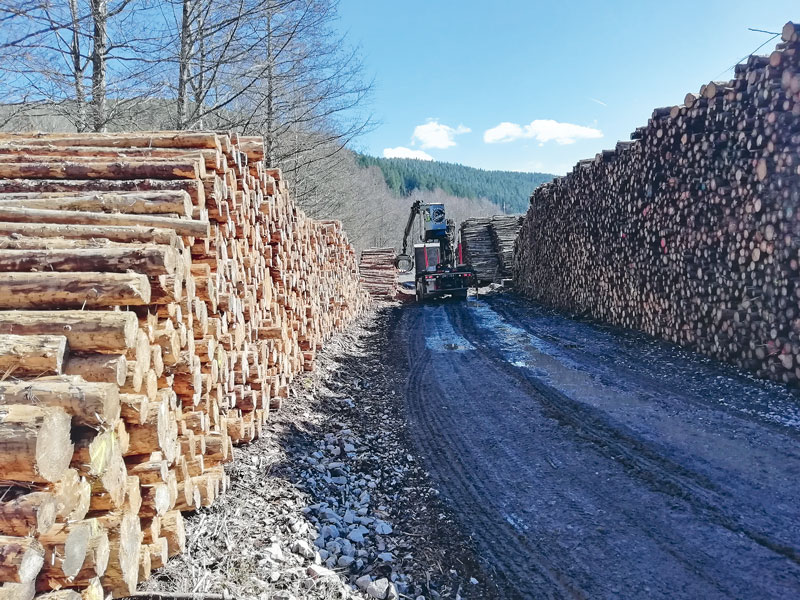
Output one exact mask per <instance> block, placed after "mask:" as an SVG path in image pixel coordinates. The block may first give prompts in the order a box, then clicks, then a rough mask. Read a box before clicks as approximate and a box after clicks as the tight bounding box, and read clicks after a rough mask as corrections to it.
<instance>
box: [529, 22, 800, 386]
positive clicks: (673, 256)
mask: <svg viewBox="0 0 800 600" xmlns="http://www.w3.org/2000/svg"><path fill="white" fill-rule="evenodd" d="M782 37H783V42H782V43H780V44H778V46H777V47H776V49H775V51H774V52H772V54H771V55H769V56H751V57H749V58H748V60H747V61H746V63H743V64H740V65H737V67H736V68H735V77H734V79H733V80H731V81H723V82H711V83H708V84H706V85H704V86H702V87H701V89H700V92H699V93H698V94H687V95H686V98H685V100H684V103H683V104H681V105H679V106H672V107H666V108H659V109H656V110H655V111H654V112H653V115H652V118H651V119H650V120H649V122H648V123H647V125H646V126H645V127H641V128H639V129H637V130H636V131H635V132H634V133H633V134H632V135H631V139H632V141H630V142H621V143H619V144H617V147H616V149H615V150H610V151H604V152H602V153H601V154H598V155H597V156H596V157H595V159H594V160H587V161H581V162H580V163H578V165H576V167H575V168H574V169H573V170H572V172H571V173H570V174H568V175H567V176H566V177H563V178H561V179H558V180H556V181H554V182H553V183H550V184H546V185H543V186H541V187H539V188H537V189H536V190H535V191H534V193H533V196H532V198H531V205H530V208H529V210H528V213H527V216H526V218H525V222H524V225H523V228H522V230H521V233H520V236H519V238H518V240H517V244H516V254H515V262H514V278H515V284H516V286H517V287H518V289H519V290H521V291H522V292H523V293H524V294H526V295H528V296H529V297H531V298H534V299H536V300H538V301H540V302H542V303H544V304H546V305H549V306H551V307H555V308H558V309H560V310H564V311H568V312H572V313H577V314H582V315H586V316H589V317H592V318H594V319H598V320H602V321H606V322H610V323H613V324H616V325H619V326H623V327H626V328H633V329H638V330H641V331H644V332H646V333H648V334H651V335H654V336H658V337H660V338H663V339H665V340H668V341H670V342H675V343H678V344H681V345H684V346H686V347H690V348H693V349H695V350H697V351H699V352H701V353H704V354H706V355H709V356H713V357H716V358H717V359H720V360H723V361H727V362H730V363H732V364H734V365H737V366H739V367H742V368H746V369H750V370H752V371H754V372H755V373H756V374H757V375H758V376H760V377H765V378H769V379H773V380H777V381H781V382H786V383H791V384H794V385H797V384H798V382H799V381H800V285H798V284H799V283H800V26H798V25H795V24H793V23H788V24H787V25H786V26H785V27H784V28H783V35H782Z"/></svg>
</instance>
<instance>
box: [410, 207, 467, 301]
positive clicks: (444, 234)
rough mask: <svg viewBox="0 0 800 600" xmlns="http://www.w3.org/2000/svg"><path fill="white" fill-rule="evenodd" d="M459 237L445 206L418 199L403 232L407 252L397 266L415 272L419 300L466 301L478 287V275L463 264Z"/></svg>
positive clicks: (415, 287)
mask: <svg viewBox="0 0 800 600" xmlns="http://www.w3.org/2000/svg"><path fill="white" fill-rule="evenodd" d="M417 218H418V219H419V231H420V235H419V238H420V242H419V243H415V244H414V255H413V257H412V256H409V255H408V239H409V236H410V235H411V230H412V229H413V227H414V222H415V220H416V219H417ZM455 238H456V226H455V222H454V221H453V220H452V219H447V218H445V212H444V204H423V203H422V202H420V201H419V200H417V201H416V202H414V204H412V205H411V213H410V214H409V215H408V222H407V223H406V228H405V232H404V233H403V252H402V253H401V254H400V255H399V256H398V257H397V260H396V262H395V266H397V268H398V269H399V270H400V271H402V272H404V273H408V272H410V271H411V270H412V269H414V289H415V290H416V297H417V300H418V301H422V300H426V299H428V298H435V297H440V296H447V295H450V296H452V297H454V298H466V297H467V293H468V292H469V288H471V287H477V285H478V278H477V276H476V275H475V272H474V271H473V270H472V269H471V268H470V267H469V266H468V265H464V264H461V256H460V255H461V252H460V250H461V246H460V244H459V245H458V246H457V245H456V243H455ZM457 261H458V262H457Z"/></svg>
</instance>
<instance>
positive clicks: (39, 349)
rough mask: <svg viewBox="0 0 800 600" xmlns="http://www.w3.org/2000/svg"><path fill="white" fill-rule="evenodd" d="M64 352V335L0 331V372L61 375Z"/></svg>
mask: <svg viewBox="0 0 800 600" xmlns="http://www.w3.org/2000/svg"><path fill="white" fill-rule="evenodd" d="M66 353H67V338H66V337H64V336H63V335H11V334H0V373H6V374H7V375H13V376H14V377H39V376H40V375H60V374H61V371H62V368H63V365H64V357H65V355H66Z"/></svg>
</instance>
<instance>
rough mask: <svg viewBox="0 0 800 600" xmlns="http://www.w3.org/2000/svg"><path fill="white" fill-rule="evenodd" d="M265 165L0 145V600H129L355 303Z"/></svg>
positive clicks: (157, 141)
mask: <svg viewBox="0 0 800 600" xmlns="http://www.w3.org/2000/svg"><path fill="white" fill-rule="evenodd" d="M262 148H263V143H262V140H261V139H260V138H252V137H237V136H236V135H233V134H216V133H198V132H182V133H178V132H157V133H137V134H91V135H78V134H42V135H35V134H0V465H2V467H0V477H2V479H3V480H4V481H3V487H2V489H0V546H2V548H3V549H2V550H0V557H2V559H1V560H0V583H2V584H3V586H2V588H0V598H15V599H22V600H24V599H26V598H32V597H33V595H34V593H35V592H47V591H49V590H59V589H60V590H62V591H61V592H60V595H58V596H57V597H58V598H62V599H67V598H79V597H82V598H83V599H90V598H92V599H93V598H103V597H104V595H105V594H106V593H109V592H110V593H112V594H113V595H114V596H117V597H118V596H124V595H127V594H129V593H131V592H133V591H134V590H135V588H136V584H137V582H138V581H139V580H142V579H145V578H147V577H148V576H149V574H150V571H151V569H154V568H158V567H160V566H161V565H162V564H164V562H165V561H166V560H167V558H168V557H169V556H172V555H174V554H176V553H179V552H181V551H182V550H183V549H184V530H183V518H182V516H181V511H188V510H193V509H196V508H198V507H200V506H208V505H209V504H211V503H212V502H214V500H215V498H216V497H217V496H218V495H219V494H221V493H222V492H223V491H224V490H225V487H226V485H227V482H226V475H225V472H224V469H223V464H224V463H226V462H227V461H230V460H231V459H232V451H231V447H232V444H238V443H243V442H248V441H251V440H253V439H255V438H256V437H258V436H259V434H260V433H261V432H262V428H263V427H264V424H265V422H266V420H267V416H268V414H269V411H270V409H275V408H277V407H279V406H280V403H281V400H282V399H283V398H286V397H287V395H288V389H289V388H288V385H289V383H290V381H291V380H292V378H293V377H294V376H295V375H296V374H298V373H300V372H302V371H303V370H308V369H310V368H311V367H312V365H313V362H314V356H315V353H316V352H317V350H318V349H319V348H320V347H321V345H322V343H323V342H324V341H325V340H326V339H327V338H328V337H329V336H330V335H331V334H332V333H333V332H334V331H336V330H338V329H341V328H342V327H344V326H345V325H347V324H348V323H349V322H350V321H351V320H352V319H354V318H355V317H356V316H357V315H358V313H359V312H360V311H361V310H362V309H363V308H364V307H365V306H366V304H367V303H368V301H369V297H368V295H367V294H366V292H364V291H363V288H362V287H361V285H360V283H359V278H358V267H357V264H356V255H355V252H354V250H353V248H352V247H351V246H350V245H349V244H348V242H347V238H346V237H345V235H344V233H343V231H342V229H341V226H340V224H339V223H338V222H332V221H331V222H325V221H323V222H318V221H314V220H312V219H310V218H308V217H306V216H305V215H304V213H303V212H302V211H300V210H298V208H297V207H296V206H295V205H294V203H293V201H292V200H291V198H290V196H289V193H288V190H287V188H286V184H285V181H284V180H283V179H282V178H281V173H280V171H278V170H273V169H266V168H264V167H263V163H262V162H261V160H262V158H263V150H262ZM69 590H74V593H73V592H70V591H69ZM77 592H80V593H81V594H82V596H78V595H77Z"/></svg>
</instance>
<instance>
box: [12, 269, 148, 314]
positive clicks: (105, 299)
mask: <svg viewBox="0 0 800 600" xmlns="http://www.w3.org/2000/svg"><path fill="white" fill-rule="evenodd" d="M149 302H150V282H149V281H148V279H147V277H146V276H145V275H138V274H135V273H0V308H4V309H9V308H12V309H16V308H26V309H27V308H30V309H49V308H82V307H85V308H97V307H104V308H106V307H109V306H125V305H134V306H135V305H141V304H148V303H149Z"/></svg>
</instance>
